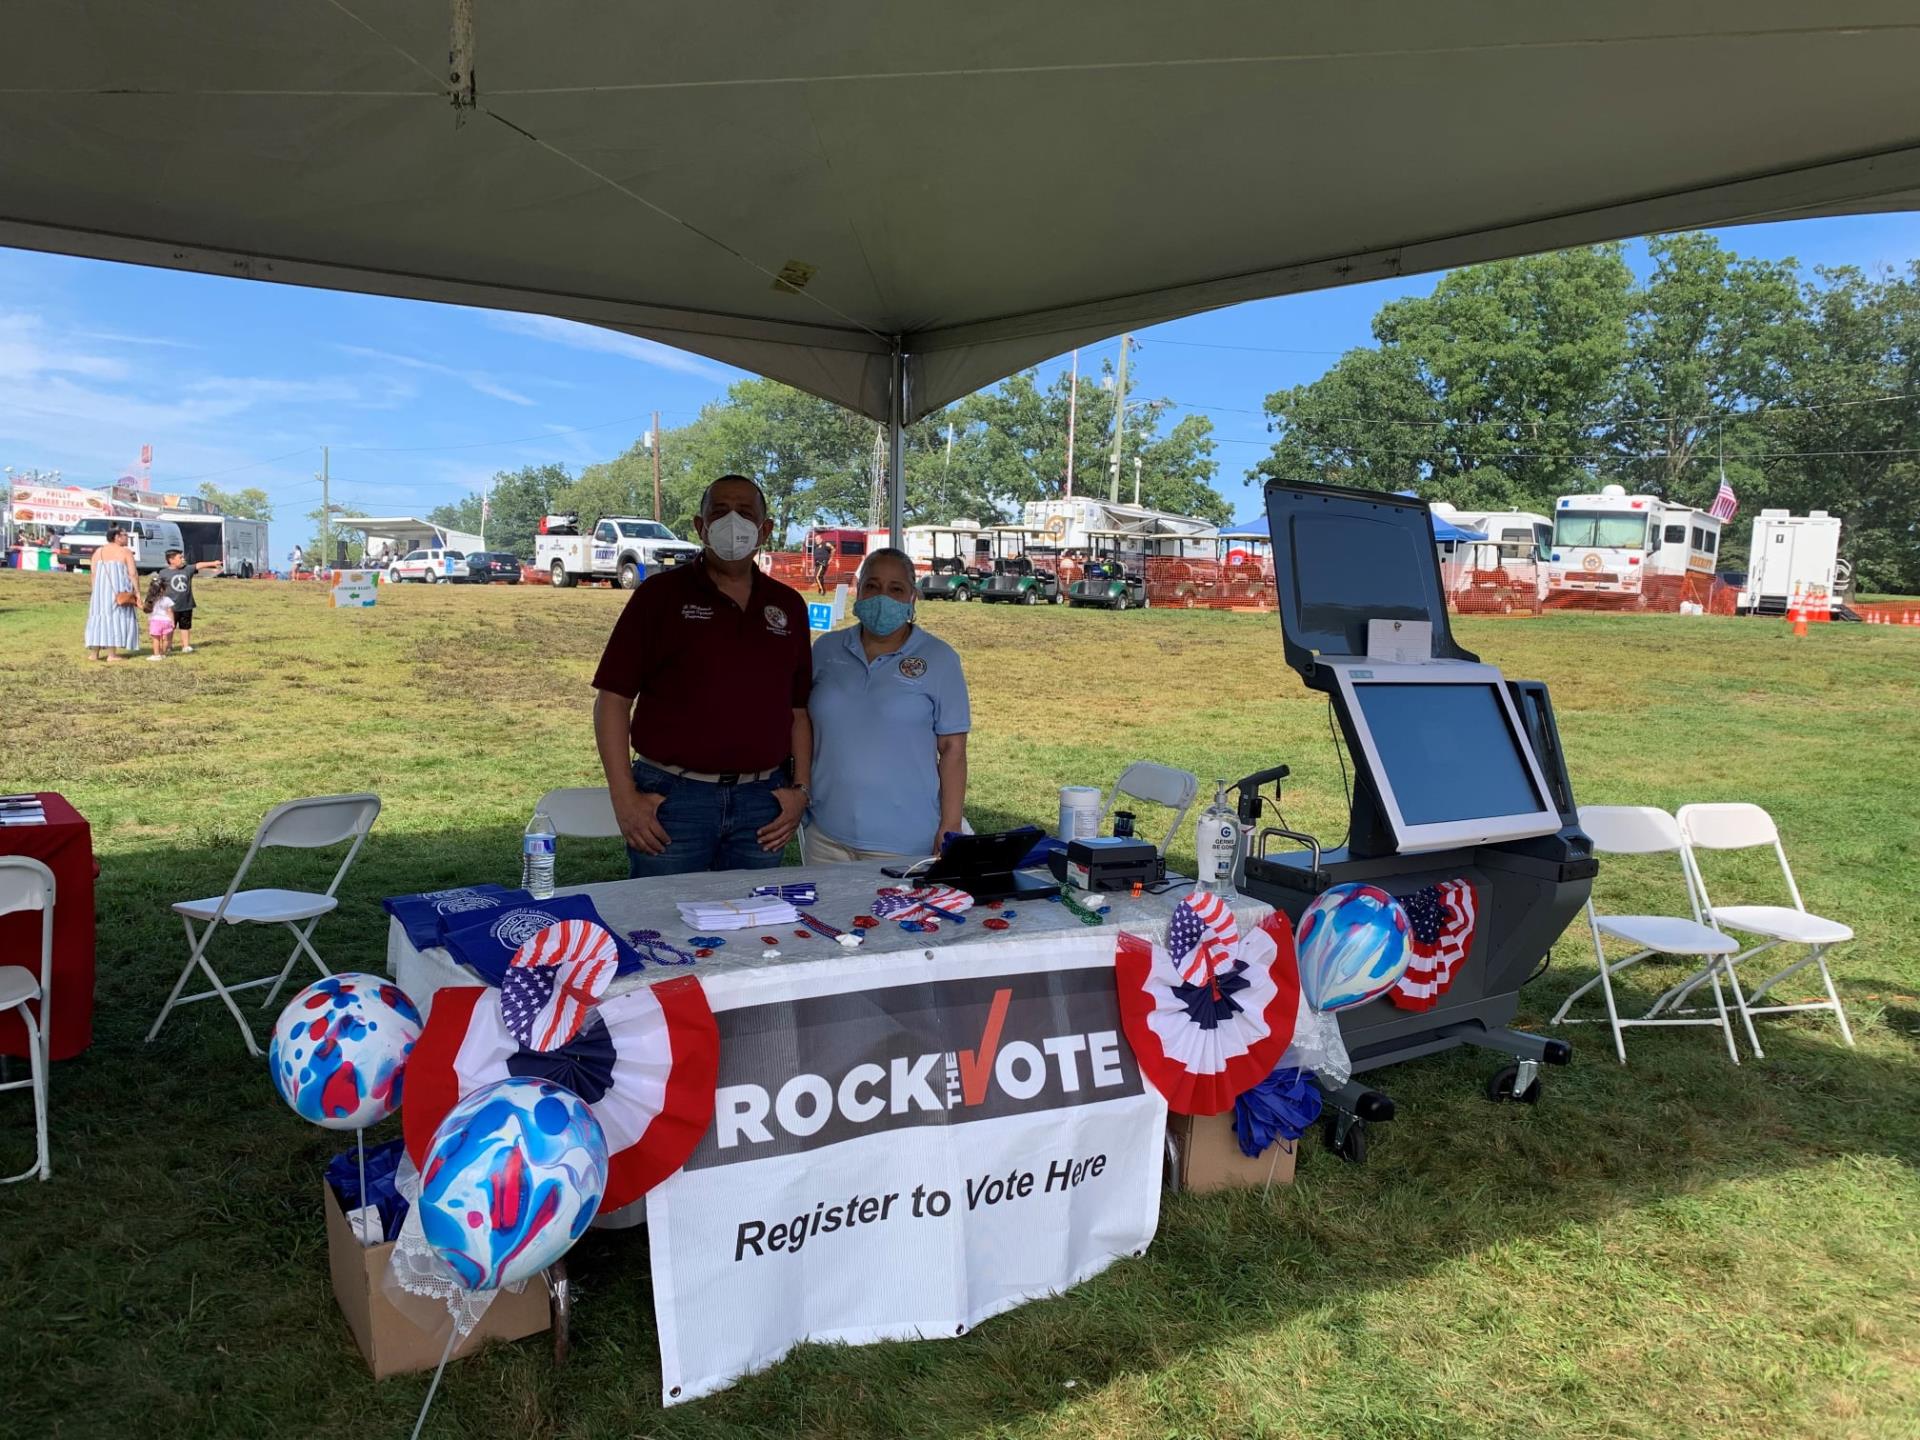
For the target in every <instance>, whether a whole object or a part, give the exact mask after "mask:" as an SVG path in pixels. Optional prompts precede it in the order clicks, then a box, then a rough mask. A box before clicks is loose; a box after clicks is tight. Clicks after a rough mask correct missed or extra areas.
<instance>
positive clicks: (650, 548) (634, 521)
mask: <svg viewBox="0 0 1920 1440" xmlns="http://www.w3.org/2000/svg"><path fill="white" fill-rule="evenodd" d="M699 558H700V547H699V546H698V545H691V544H689V543H687V542H686V541H685V540H682V539H681V538H680V537H679V536H678V535H675V534H674V533H673V531H671V530H669V529H668V528H667V527H666V526H664V525H662V524H661V523H660V522H659V521H658V520H642V519H639V518H637V517H635V516H632V515H607V516H604V517H602V518H601V520H600V522H599V523H598V524H597V525H595V526H594V527H593V533H592V534H591V535H582V534H581V533H580V523H579V517H578V516H574V515H549V516H547V517H546V518H545V519H544V520H542V521H541V522H540V530H539V533H538V534H537V535H535V536H534V540H533V563H534V566H535V568H537V569H541V570H545V571H546V572H547V575H548V577H549V578H550V579H551V580H552V582H553V583H554V584H555V585H556V586H558V587H560V588H561V589H565V588H566V587H567V586H569V585H574V584H578V583H579V582H580V581H582V580H612V581H614V582H615V583H616V584H618V585H619V586H620V588H621V589H622V590H631V589H633V588H634V586H636V585H638V584H639V583H640V582H641V581H642V580H644V579H646V577H647V576H648V575H651V574H652V573H653V572H654V571H655V570H663V569H667V568H669V567H671V566H674V565H685V564H687V563H689V562H690V561H693V560H697V559H699Z"/></svg>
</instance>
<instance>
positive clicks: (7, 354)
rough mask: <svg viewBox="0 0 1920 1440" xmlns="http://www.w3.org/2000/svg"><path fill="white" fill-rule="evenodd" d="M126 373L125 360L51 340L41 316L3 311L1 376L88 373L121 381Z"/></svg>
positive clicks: (0, 319)
mask: <svg viewBox="0 0 1920 1440" xmlns="http://www.w3.org/2000/svg"><path fill="white" fill-rule="evenodd" d="M126 373H127V364H126V362H125V361H124V360H116V359H114V358H113V357H112V356H110V355H91V354H88V353H86V352H85V351H83V350H80V349H76V348H74V347H73V346H70V345H63V344H61V343H60V342H58V341H57V340H51V339H49V338H48V337H47V334H46V326H45V325H44V324H43V323H42V321H41V319H40V317H39V316H38V315H27V314H23V313H20V312H18V311H15V312H11V313H0V379H9V380H15V379H27V378H30V377H33V376H38V375H85V376H88V377H90V378H92V379H96V380H118V379H121V378H122V377H124V376H125V375H126Z"/></svg>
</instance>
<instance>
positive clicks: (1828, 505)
mask: <svg viewBox="0 0 1920 1440" xmlns="http://www.w3.org/2000/svg"><path fill="white" fill-rule="evenodd" d="M1816 274H1817V281H1816V283H1813V284H1809V285H1808V286H1807V287H1806V289H1805V292H1804V299H1805V303H1806V305H1807V307H1808V310H1809V312H1810V327H1811V329H1810V343H1809V345H1808V347H1807V351H1806V354H1805V355H1804V356H1803V357H1801V359H1800V360H1799V362H1798V363H1797V364H1796V366H1795V368H1794V371H1793V375H1792V379H1791V385H1790V387H1789V390H1788V396H1787V398H1788V404H1787V405H1785V406H1783V407H1782V408H1781V411H1780V413H1779V414H1778V415H1777V416H1773V417H1769V419H1770V421H1771V423H1769V424H1768V425H1767V426H1766V430H1765V435H1764V437H1763V444H1764V448H1762V449H1760V450H1759V451H1757V453H1755V454H1754V456H1753V458H1754V460H1755V463H1756V464H1757V466H1758V468H1759V469H1760V470H1761V471H1762V472H1763V474H1764V477H1765V485H1764V490H1763V491H1762V493H1761V494H1759V495H1757V496H1754V497H1752V498H1749V497H1748V496H1746V495H1744V494H1743V495H1742V497H1741V500H1742V506H1743V513H1751V512H1749V511H1747V510H1746V509H1745V507H1746V506H1748V505H1753V504H1755V503H1756V502H1758V503H1764V504H1768V505H1774V506H1780V507H1783V508H1787V509H1791V510H1792V511H1794V513H1796V514H1805V513H1806V512H1807V511H1808V510H1810V509H1821V510H1827V511H1829V512H1831V513H1832V514H1835V515H1838V516H1839V517H1840V520H1841V524H1842V527H1843V528H1842V531H1841V547H1842V552H1843V553H1844V554H1845V555H1847V556H1848V557H1849V558H1850V559H1851V560H1852V562H1853V565H1854V571H1855V577H1856V580H1857V582H1858V584H1859V586H1860V588H1862V589H1868V590H1891V591H1895V592H1898V593H1902V594H1912V593H1915V592H1916V591H1920V465H1916V464H1915V460H1916V452H1920V400H1916V399H1915V396H1916V393H1920V264H1910V265H1909V267H1908V269H1907V270H1906V272H1905V273H1904V274H1898V273H1889V274H1881V275H1868V274H1866V273H1864V272H1862V271H1860V270H1857V269H1853V268H1850V267H1849V268H1842V269H1834V270H1824V269H1823V270H1820V271H1818V272H1816Z"/></svg>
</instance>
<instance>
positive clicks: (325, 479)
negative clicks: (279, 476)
mask: <svg viewBox="0 0 1920 1440" xmlns="http://www.w3.org/2000/svg"><path fill="white" fill-rule="evenodd" d="M330 479H331V477H330V475H329V464H328V456H327V447H326V446H324V445H322V446H321V447H320V563H321V564H322V565H331V564H333V492H332V491H331V490H330V489H329V488H328V486H329V481H330Z"/></svg>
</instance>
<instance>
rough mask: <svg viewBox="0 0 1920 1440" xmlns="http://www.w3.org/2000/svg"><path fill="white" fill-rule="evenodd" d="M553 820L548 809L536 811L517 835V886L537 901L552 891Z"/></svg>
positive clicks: (543, 898) (554, 839)
mask: <svg viewBox="0 0 1920 1440" xmlns="http://www.w3.org/2000/svg"><path fill="white" fill-rule="evenodd" d="M556 838H557V837H556V836H555V834H554V829H553V821H551V820H549V819H548V818H547V812H546V811H544V810H536V811H534V812H533V819H531V820H529V821H528V822H527V831H526V834H524V835H522V836H521V837H520V888H521V889H522V890H525V891H526V892H527V893H528V894H529V895H531V896H533V898H534V899H536V900H545V899H546V898H547V897H548V896H549V895H551V894H553V849H554V845H555V843H556Z"/></svg>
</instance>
